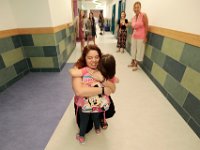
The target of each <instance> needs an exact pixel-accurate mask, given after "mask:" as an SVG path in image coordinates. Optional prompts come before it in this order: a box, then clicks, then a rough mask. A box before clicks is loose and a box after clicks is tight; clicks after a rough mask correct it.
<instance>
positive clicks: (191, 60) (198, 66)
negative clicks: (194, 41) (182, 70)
mask: <svg viewBox="0 0 200 150" xmlns="http://www.w3.org/2000/svg"><path fill="white" fill-rule="evenodd" d="M180 62H182V63H183V64H185V65H187V66H190V68H193V69H194V70H196V71H198V72H200V47H196V46H192V45H189V44H185V47H184V49H183V53H182V56H181V59H180Z"/></svg>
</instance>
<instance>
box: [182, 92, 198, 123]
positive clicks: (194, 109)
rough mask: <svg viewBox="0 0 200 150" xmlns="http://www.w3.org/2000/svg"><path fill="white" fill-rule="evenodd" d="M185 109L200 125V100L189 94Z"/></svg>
mask: <svg viewBox="0 0 200 150" xmlns="http://www.w3.org/2000/svg"><path fill="white" fill-rule="evenodd" d="M183 108H184V109H185V110H186V111H187V112H188V113H189V114H190V115H191V116H192V117H193V118H194V119H195V121H196V122H198V123H199V125H200V109H199V108H200V100H199V99H197V98H196V97H195V96H194V95H192V94H191V93H189V94H188V96H187V98H186V101H185V103H184V105H183Z"/></svg>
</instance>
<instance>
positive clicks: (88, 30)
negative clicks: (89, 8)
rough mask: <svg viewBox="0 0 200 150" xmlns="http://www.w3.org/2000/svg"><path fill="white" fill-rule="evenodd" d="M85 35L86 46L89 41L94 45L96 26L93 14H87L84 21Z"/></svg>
mask: <svg viewBox="0 0 200 150" xmlns="http://www.w3.org/2000/svg"><path fill="white" fill-rule="evenodd" d="M85 35H86V40H87V45H88V44H89V41H90V40H91V39H92V40H93V42H94V45H95V36H96V24H95V20H94V17H93V13H92V12H90V13H89V18H88V19H87V21H86V24H85Z"/></svg>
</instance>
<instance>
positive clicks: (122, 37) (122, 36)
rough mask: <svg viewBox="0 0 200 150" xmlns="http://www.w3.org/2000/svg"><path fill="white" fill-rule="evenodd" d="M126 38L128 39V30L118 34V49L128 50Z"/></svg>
mask: <svg viewBox="0 0 200 150" xmlns="http://www.w3.org/2000/svg"><path fill="white" fill-rule="evenodd" d="M126 38H127V30H121V32H118V37H117V47H118V48H126Z"/></svg>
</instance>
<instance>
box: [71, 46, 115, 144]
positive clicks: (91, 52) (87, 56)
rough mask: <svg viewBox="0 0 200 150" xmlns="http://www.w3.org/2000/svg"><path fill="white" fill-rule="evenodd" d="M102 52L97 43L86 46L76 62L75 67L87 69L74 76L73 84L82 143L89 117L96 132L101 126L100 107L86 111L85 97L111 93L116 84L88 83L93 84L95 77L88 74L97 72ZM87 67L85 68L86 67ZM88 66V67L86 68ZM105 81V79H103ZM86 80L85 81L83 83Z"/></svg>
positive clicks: (79, 137) (79, 138)
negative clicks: (81, 75)
mask: <svg viewBox="0 0 200 150" xmlns="http://www.w3.org/2000/svg"><path fill="white" fill-rule="evenodd" d="M101 57H102V54H101V51H100V49H99V48H98V47H97V46H95V45H88V46H87V47H85V48H84V50H83V53H82V56H81V58H80V59H79V60H78V61H77V62H76V64H75V68H77V69H82V70H85V73H86V74H85V75H84V76H83V77H73V78H72V86H73V90H74V92H75V95H76V96H75V105H76V106H77V107H79V106H81V107H79V109H77V112H78V114H77V115H78V116H79V117H80V126H79V127H80V132H79V134H77V139H78V140H79V142H80V143H83V142H84V141H85V138H84V135H85V133H86V130H87V125H88V121H89V118H90V116H91V118H92V120H93V122H94V125H95V129H96V133H99V132H100V130H99V127H100V120H99V112H100V111H98V108H97V109H95V110H94V111H93V110H92V111H89V112H86V111H87V110H88V109H85V108H86V107H84V109H83V107H82V106H84V104H83V103H84V97H92V96H96V95H101V94H105V95H110V94H111V93H112V92H113V91H114V90H115V86H114V84H108V86H109V87H91V86H88V85H91V83H92V82H93V81H94V79H93V78H92V77H91V76H90V75H88V73H89V72H95V71H97V66H98V64H99V61H100V60H101ZM84 68H85V69H84ZM86 68H87V69H86ZM102 81H103V79H102ZM83 82H84V83H83Z"/></svg>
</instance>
